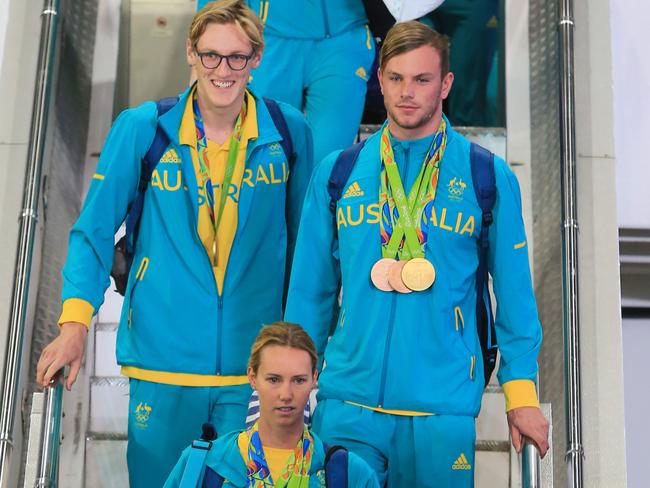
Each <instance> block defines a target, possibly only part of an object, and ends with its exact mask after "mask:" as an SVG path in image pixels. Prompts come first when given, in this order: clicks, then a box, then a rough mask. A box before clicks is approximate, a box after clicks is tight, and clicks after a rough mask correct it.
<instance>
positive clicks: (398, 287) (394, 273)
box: [388, 261, 411, 293]
mask: <svg viewBox="0 0 650 488" xmlns="http://www.w3.org/2000/svg"><path fill="white" fill-rule="evenodd" d="M405 264H406V261H395V262H394V263H393V265H392V266H391V267H390V269H389V270H388V283H389V284H390V286H392V287H393V290H395V291H396V292H398V293H411V290H410V289H409V287H407V286H406V285H405V284H404V282H403V281H402V269H403V268H404V265H405Z"/></svg>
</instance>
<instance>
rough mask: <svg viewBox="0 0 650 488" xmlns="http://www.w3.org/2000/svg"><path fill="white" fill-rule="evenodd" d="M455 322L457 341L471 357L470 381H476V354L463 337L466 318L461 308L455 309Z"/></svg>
mask: <svg viewBox="0 0 650 488" xmlns="http://www.w3.org/2000/svg"><path fill="white" fill-rule="evenodd" d="M454 322H455V327H456V331H455V332H456V334H457V336H458V337H457V339H458V341H459V342H460V344H461V345H462V347H463V350H464V351H465V353H466V355H467V356H469V360H468V361H469V364H468V368H469V379H470V380H474V378H475V377H476V374H475V372H476V354H474V353H473V352H472V351H471V350H470V348H469V347H467V344H466V343H465V340H464V339H463V335H464V333H465V318H464V317H463V311H462V310H461V308H460V307H458V306H456V307H454Z"/></svg>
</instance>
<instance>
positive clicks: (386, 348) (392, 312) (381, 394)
mask: <svg viewBox="0 0 650 488" xmlns="http://www.w3.org/2000/svg"><path fill="white" fill-rule="evenodd" d="M396 293H397V292H393V293H392V295H393V296H392V297H391V302H390V314H389V316H388V317H389V321H388V332H387V333H386V344H385V345H384V363H383V364H382V366H381V385H380V386H379V401H378V402H377V407H379V408H384V392H385V390H386V371H387V369H388V354H389V353H390V342H391V339H392V337H393V329H394V327H395V302H396V301H397V295H396Z"/></svg>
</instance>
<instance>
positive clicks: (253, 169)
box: [62, 91, 313, 386]
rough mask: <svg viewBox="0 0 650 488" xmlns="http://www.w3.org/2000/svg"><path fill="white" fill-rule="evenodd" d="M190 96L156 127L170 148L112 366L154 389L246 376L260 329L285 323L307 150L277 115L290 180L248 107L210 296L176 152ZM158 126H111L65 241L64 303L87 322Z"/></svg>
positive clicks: (301, 127) (159, 172) (145, 111)
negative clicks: (228, 238)
mask: <svg viewBox="0 0 650 488" xmlns="http://www.w3.org/2000/svg"><path fill="white" fill-rule="evenodd" d="M188 93H189V91H185V92H184V93H183V94H181V96H180V100H179V103H177V104H176V105H175V106H174V107H173V108H172V109H171V110H170V111H169V112H167V113H166V114H164V115H163V116H162V117H160V121H159V123H160V126H161V127H162V128H163V130H164V131H165V132H166V133H167V135H168V136H169V139H170V145H169V148H168V149H169V150H168V152H167V153H166V155H164V156H163V157H162V158H161V162H159V163H158V165H157V167H156V170H155V172H154V175H153V176H152V181H151V183H150V185H149V188H148V189H147V191H146V192H145V201H144V209H143V212H142V218H141V222H140V233H139V237H138V240H137V243H136V246H135V257H134V260H133V266H132V268H131V273H130V276H129V281H128V286H127V290H126V295H125V299H124V305H123V309H122V314H121V317H120V326H119V329H118V337H117V360H118V363H119V364H120V365H122V366H129V367H133V368H139V369H141V370H143V374H140V375H139V378H140V379H145V380H149V381H154V382H156V381H158V380H157V376H158V375H159V373H161V372H165V373H185V374H188V375H197V376H196V377H195V378H196V379H197V380H198V383H197V384H196V386H215V385H210V384H202V385H201V378H203V377H204V376H203V375H219V376H223V375H245V373H246V359H247V358H248V354H249V349H250V346H251V344H252V343H253V340H254V338H255V337H256V335H257V333H258V332H259V329H260V328H261V326H262V325H263V324H265V323H271V322H273V321H275V320H278V319H280V318H281V317H282V295H283V283H284V279H285V265H286V259H287V257H286V256H287V243H289V247H291V245H292V241H293V240H294V238H295V234H296V232H297V226H298V223H299V215H300V211H301V208H302V201H303V198H304V192H305V189H306V186H307V183H308V181H309V176H310V174H311V171H312V150H313V149H312V139H311V132H310V129H309V127H308V125H307V123H306V122H305V120H304V117H303V116H302V114H300V113H299V112H298V111H297V110H295V109H294V108H293V107H290V106H288V105H286V104H280V106H281V109H282V112H283V114H284V116H285V119H286V122H287V125H288V127H289V130H290V132H291V134H292V140H293V146H294V151H295V152H296V153H297V158H296V160H295V162H294V164H293V167H292V168H291V171H290V173H289V170H288V166H287V158H286V157H285V155H284V152H283V151H282V149H281V147H280V145H279V144H277V143H278V141H279V140H280V134H279V133H278V131H277V130H276V127H275V125H274V123H273V120H272V119H271V116H270V114H269V112H268V110H267V109H266V105H265V104H264V103H263V102H262V100H261V99H257V98H256V100H257V103H256V105H257V122H258V138H257V139H254V140H251V141H250V142H249V144H248V147H247V157H246V166H245V168H246V169H245V174H244V181H242V183H241V188H240V191H239V202H238V226H237V232H236V235H235V238H234V242H233V245H232V250H231V253H230V258H229V261H228V268H227V271H226V274H225V281H224V287H223V292H222V294H221V295H219V294H218V292H217V286H216V283H215V277H214V274H213V270H212V266H211V263H210V260H209V258H208V255H207V253H206V251H205V248H204V247H203V244H202V243H201V241H200V238H199V235H198V232H197V218H198V217H197V215H198V201H199V191H198V187H197V181H196V176H195V171H194V167H193V164H192V159H191V155H190V149H189V146H187V145H181V144H180V143H179V134H178V130H179V126H180V123H181V118H182V115H183V112H184V110H185V104H186V100H187V96H188ZM156 120H157V115H156V105H155V104H154V103H153V102H146V103H144V104H142V105H141V106H139V107H137V108H133V109H128V110H126V111H124V112H123V113H122V114H121V115H120V116H119V117H118V119H117V120H116V121H115V123H114V124H113V127H112V128H111V131H110V133H109V135H108V138H107V140H106V143H105V145H104V148H103V150H102V153H101V157H100V160H99V164H98V167H97V174H96V175H95V176H96V177H95V178H93V180H92V183H91V185H90V189H89V192H88V196H87V198H86V200H85V203H84V206H83V209H82V212H81V215H80V216H79V219H78V221H77V222H76V223H75V225H74V227H73V228H72V230H71V233H70V239H69V249H68V259H67V262H66V264H65V267H64V269H63V278H64V284H63V293H62V295H63V300H66V299H68V298H80V299H82V300H85V301H86V302H89V303H90V304H91V305H92V306H93V308H94V310H95V312H96V311H97V309H98V308H99V306H100V305H101V304H102V302H103V300H104V291H105V290H106V288H107V287H108V286H109V271H110V269H111V263H112V258H113V242H114V237H113V236H114V234H115V232H116V231H117V229H118V228H119V227H120V224H121V223H122V221H123V219H124V217H125V215H126V212H127V208H128V206H129V203H130V202H131V201H132V200H133V198H134V197H135V195H136V189H137V185H138V180H139V177H140V161H141V159H142V157H143V156H144V154H145V153H146V152H147V150H148V148H149V146H150V144H151V142H152V139H153V137H154V133H155V130H156ZM172 149H173V151H171V150H172ZM170 151H171V152H170ZM170 155H171V156H170ZM273 175H274V176H273ZM287 180H288V181H287ZM231 193H233V192H231ZM230 198H233V197H232V196H231V197H230ZM136 275H137V277H136ZM171 383H174V382H173V381H171ZM192 384H193V383H192V382H190V384H189V385H186V386H192Z"/></svg>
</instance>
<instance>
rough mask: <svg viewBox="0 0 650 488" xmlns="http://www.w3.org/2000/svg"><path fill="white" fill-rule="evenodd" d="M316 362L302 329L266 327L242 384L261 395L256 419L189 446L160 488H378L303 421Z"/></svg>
mask: <svg viewBox="0 0 650 488" xmlns="http://www.w3.org/2000/svg"><path fill="white" fill-rule="evenodd" d="M317 361H318V358H317V355H316V349H315V347H314V343H313V341H312V340H311V338H310V337H309V336H308V335H307V333H306V332H305V331H304V330H303V329H302V327H300V326H298V325H295V324H290V323H287V322H276V323H274V324H271V325H269V326H266V327H264V328H263V329H262V330H261V331H260V333H259V335H258V336H257V339H256V340H255V342H254V343H253V346H252V348H251V355H250V358H249V361H248V379H249V382H250V384H251V386H252V387H253V389H255V390H257V392H258V394H259V401H260V417H259V420H258V421H257V422H255V424H254V425H253V426H252V427H251V428H249V429H247V430H244V431H234V432H231V433H228V434H225V435H223V436H222V437H219V438H218V439H217V440H216V441H214V442H211V441H209V440H204V441H199V442H198V443H197V442H195V443H194V444H193V447H190V448H188V449H186V450H185V452H184V453H183V455H182V456H181V459H180V460H179V461H178V463H177V465H176V467H175V468H174V470H173V471H172V473H171V475H170V476H169V479H168V480H167V483H166V484H165V487H166V488H172V487H177V486H180V487H182V488H186V487H187V488H189V487H192V488H194V487H202V488H219V487H221V486H222V485H224V483H227V484H228V486H232V487H233V488H235V487H242V488H243V487H254V488H266V487H277V488H285V487H286V488H313V487H323V486H327V487H329V488H344V487H345V486H353V487H355V488H364V487H367V488H375V487H378V486H379V485H378V483H377V480H376V478H375V474H374V472H373V471H372V470H371V469H370V467H369V466H368V465H367V464H366V463H365V461H363V460H362V459H361V458H359V457H358V456H356V455H355V454H353V453H348V452H347V451H345V450H343V449H341V448H339V447H338V446H327V445H325V444H323V442H322V441H321V440H320V439H319V438H318V437H317V436H316V435H315V434H313V433H312V432H310V430H309V429H308V427H307V426H306V425H305V423H304V417H303V411H304V408H305V405H306V404H307V401H308V400H309V395H310V393H311V391H312V390H313V389H314V388H315V387H316V379H317V376H318V372H317V369H316V366H317Z"/></svg>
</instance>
